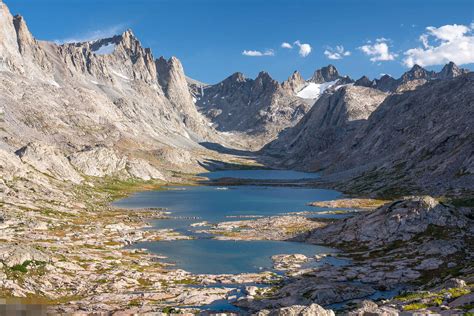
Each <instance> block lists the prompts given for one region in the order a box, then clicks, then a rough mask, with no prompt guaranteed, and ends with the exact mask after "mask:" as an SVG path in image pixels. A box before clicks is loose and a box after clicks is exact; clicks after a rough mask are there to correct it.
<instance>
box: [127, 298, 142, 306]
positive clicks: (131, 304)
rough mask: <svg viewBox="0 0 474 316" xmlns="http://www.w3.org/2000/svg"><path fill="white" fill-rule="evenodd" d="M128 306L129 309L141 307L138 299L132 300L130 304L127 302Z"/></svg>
mask: <svg viewBox="0 0 474 316" xmlns="http://www.w3.org/2000/svg"><path fill="white" fill-rule="evenodd" d="M128 306H130V307H139V306H141V302H140V300H138V299H134V300H131V301H130V302H128Z"/></svg>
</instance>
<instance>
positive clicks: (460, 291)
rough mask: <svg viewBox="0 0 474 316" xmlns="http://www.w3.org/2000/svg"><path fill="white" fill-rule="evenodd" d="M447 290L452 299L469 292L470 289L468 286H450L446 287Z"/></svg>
mask: <svg viewBox="0 0 474 316" xmlns="http://www.w3.org/2000/svg"><path fill="white" fill-rule="evenodd" d="M447 292H448V293H449V294H451V298H453V299H454V298H458V297H460V296H463V295H466V294H469V293H471V290H469V289H468V288H452V289H448V290H447Z"/></svg>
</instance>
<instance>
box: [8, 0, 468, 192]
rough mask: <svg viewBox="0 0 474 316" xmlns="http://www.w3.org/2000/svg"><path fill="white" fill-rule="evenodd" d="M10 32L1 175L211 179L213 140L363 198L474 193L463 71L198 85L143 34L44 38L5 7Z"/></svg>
mask: <svg viewBox="0 0 474 316" xmlns="http://www.w3.org/2000/svg"><path fill="white" fill-rule="evenodd" d="M0 26H1V28H0V56H1V59H0V80H1V83H2V84H1V86H0V99H1V104H0V111H1V121H0V124H1V129H0V136H1V141H0V151H1V155H2V156H3V158H2V159H3V161H4V164H3V165H2V173H5V170H9V169H8V165H16V164H19V165H18V166H20V165H26V166H25V168H30V167H33V169H34V170H37V171H38V170H39V171H41V173H44V174H47V175H48V176H52V177H55V178H58V179H60V180H71V181H73V182H76V183H79V182H81V181H83V180H84V179H85V177H87V176H112V175H120V176H121V177H132V178H135V177H138V178H142V179H150V178H160V179H167V178H169V177H170V176H171V175H172V174H173V172H175V171H187V172H189V171H192V170H202V165H203V162H204V161H206V160H209V159H215V158H216V157H217V156H219V155H220V154H219V153H217V152H215V151H213V150H210V149H209V148H211V147H209V146H207V145H206V144H217V145H218V146H222V147H226V148H236V149H238V150H239V151H240V152H244V151H249V153H248V155H253V156H256V157H257V159H258V160H260V161H261V162H264V163H265V164H267V165H268V166H271V167H284V168H297V169H304V170H312V171H316V170H317V171H322V172H323V174H325V175H327V176H328V179H335V180H334V181H335V182H337V183H342V182H344V183H358V184H360V183H363V185H364V187H363V188H360V189H361V190H362V189H363V190H364V191H370V190H374V189H375V191H374V192H376V191H380V188H382V187H383V188H393V187H394V186H398V185H399V184H401V183H403V184H405V185H408V184H410V185H413V186H414V187H417V188H419V189H421V190H425V189H426V190H435V191H436V192H437V193H439V194H442V193H445V192H448V191H449V192H454V191H456V190H471V189H473V183H474V181H472V170H473V169H472V168H473V165H472V164H473V159H472V143H473V139H472V137H473V135H472V128H470V126H472V125H473V124H472V123H473V122H472V117H473V116H472V98H473V89H472V74H471V73H469V72H468V71H467V70H465V69H461V68H459V67H457V66H456V65H455V64H454V63H449V64H447V65H446V66H445V67H444V68H443V69H442V70H441V71H440V72H439V73H436V72H433V71H427V70H425V69H423V68H422V67H420V66H418V65H415V66H414V67H413V68H412V69H410V70H409V71H407V72H406V73H404V74H403V75H402V76H401V77H400V78H398V79H394V78H392V77H390V76H388V75H384V76H382V77H381V78H380V79H375V80H370V79H368V78H367V77H362V78H360V79H358V80H353V79H351V78H349V77H348V76H342V75H340V74H339V72H338V70H337V69H336V68H335V67H334V66H333V65H328V66H327V67H323V68H321V69H318V70H316V71H315V72H314V74H313V76H311V78H309V79H307V80H305V79H303V78H302V76H301V74H300V73H299V72H298V71H295V72H294V73H293V74H292V75H291V76H289V78H288V79H287V80H286V81H284V82H278V81H276V80H274V79H273V78H272V77H271V76H270V75H269V74H268V73H267V72H264V71H262V72H260V73H259V75H258V76H257V78H255V79H249V78H246V77H245V76H244V75H243V74H241V73H235V74H233V75H231V76H229V77H228V78H226V79H224V80H223V81H221V82H219V83H217V84H213V85H209V84H205V83H201V82H199V81H197V80H193V79H191V78H189V77H186V75H185V72H184V69H183V66H182V65H181V63H180V61H179V60H178V59H177V58H175V57H171V58H169V59H165V58H164V57H159V58H155V57H154V56H153V53H152V52H151V50H150V49H148V48H144V47H143V46H142V45H141V43H140V41H139V40H138V39H137V38H136V36H135V35H134V34H133V32H132V31H130V30H127V31H126V32H124V33H123V34H120V35H117V36H114V37H111V38H106V39H100V40H94V41H89V42H82V43H66V44H61V45H58V44H55V43H52V42H46V41H39V40H37V39H35V38H34V37H33V36H32V34H31V33H30V31H29V30H28V27H27V24H26V23H25V20H24V18H23V17H21V16H12V15H11V14H10V12H9V10H8V8H7V6H6V5H5V4H4V3H3V2H2V3H0ZM212 148H214V147H212ZM212 148H211V149H212ZM258 150H259V151H258ZM45 156H46V157H45ZM12 161H15V162H12ZM18 166H17V167H18ZM336 175H337V176H336ZM368 178H377V180H374V181H368V180H367V179H368ZM380 178H383V179H384V181H382V180H381V179H380ZM442 179H443V181H441V180H442ZM331 181H332V180H331ZM367 181H368V182H367ZM440 181H441V182H443V183H442V184H440V185H438V183H439V182H440ZM351 187H352V188H355V187H357V185H355V184H354V185H351Z"/></svg>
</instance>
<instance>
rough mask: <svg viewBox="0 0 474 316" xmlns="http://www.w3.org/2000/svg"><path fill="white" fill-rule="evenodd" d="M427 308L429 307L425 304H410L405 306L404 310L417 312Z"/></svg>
mask: <svg viewBox="0 0 474 316" xmlns="http://www.w3.org/2000/svg"><path fill="white" fill-rule="evenodd" d="M427 307H428V305H426V304H423V303H412V304H408V305H405V306H403V310H405V311H416V310H419V309H425V308H427Z"/></svg>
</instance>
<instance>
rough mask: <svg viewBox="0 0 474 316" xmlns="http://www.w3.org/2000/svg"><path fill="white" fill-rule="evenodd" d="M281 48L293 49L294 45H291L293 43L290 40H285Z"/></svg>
mask: <svg viewBox="0 0 474 316" xmlns="http://www.w3.org/2000/svg"><path fill="white" fill-rule="evenodd" d="M281 48H288V49H292V48H293V46H291V44H290V43H288V42H283V43H281Z"/></svg>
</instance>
